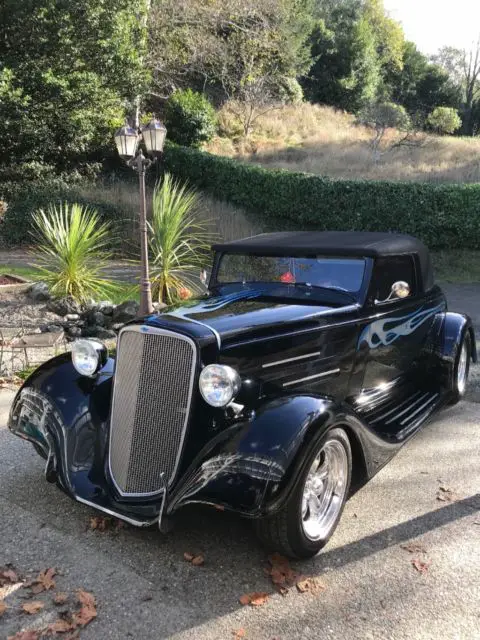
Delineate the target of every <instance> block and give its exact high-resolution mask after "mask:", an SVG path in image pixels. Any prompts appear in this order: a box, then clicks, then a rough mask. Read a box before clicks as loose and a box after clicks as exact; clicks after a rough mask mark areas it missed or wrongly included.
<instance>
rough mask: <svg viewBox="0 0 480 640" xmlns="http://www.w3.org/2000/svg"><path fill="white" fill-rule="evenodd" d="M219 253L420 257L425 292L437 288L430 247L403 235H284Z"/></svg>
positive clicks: (238, 243) (223, 247)
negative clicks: (433, 274) (433, 287)
mask: <svg viewBox="0 0 480 640" xmlns="http://www.w3.org/2000/svg"><path fill="white" fill-rule="evenodd" d="M212 248H213V249H214V251H217V252H219V253H224V252H225V253H247V254H252V255H262V256H306V255H314V254H317V255H318V254H321V255H324V256H329V255H330V256H351V257H366V258H379V257H383V256H398V255H405V254H413V255H416V256H418V260H419V263H420V267H421V270H422V280H423V287H424V289H430V288H431V287H432V285H433V276H432V267H431V263H430V256H429V252H428V249H427V247H426V246H425V245H424V244H423V243H422V242H420V240H417V238H414V237H413V236H408V235H404V234H399V233H380V232H373V231H280V232H276V233H261V234H259V235H257V236H252V237H250V238H244V239H243V240H234V241H233V242H225V243H222V244H215V245H213V247H212Z"/></svg>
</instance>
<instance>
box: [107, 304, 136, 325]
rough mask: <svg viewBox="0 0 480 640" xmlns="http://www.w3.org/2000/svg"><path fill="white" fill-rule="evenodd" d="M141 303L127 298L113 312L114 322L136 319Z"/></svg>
mask: <svg viewBox="0 0 480 640" xmlns="http://www.w3.org/2000/svg"><path fill="white" fill-rule="evenodd" d="M139 307H140V305H139V304H138V302H135V300H126V301H125V302H122V303H121V304H119V305H118V307H116V308H115V311H114V312H113V322H114V324H115V323H118V322H129V321H130V320H134V319H135V318H136V317H137V315H138V309H139Z"/></svg>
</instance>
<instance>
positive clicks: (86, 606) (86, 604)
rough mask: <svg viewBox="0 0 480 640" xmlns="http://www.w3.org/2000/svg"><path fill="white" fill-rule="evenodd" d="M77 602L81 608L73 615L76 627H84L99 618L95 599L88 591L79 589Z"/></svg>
mask: <svg viewBox="0 0 480 640" xmlns="http://www.w3.org/2000/svg"><path fill="white" fill-rule="evenodd" d="M77 600H78V602H79V603H80V605H81V607H80V610H79V611H78V612H77V613H74V614H73V616H72V620H73V622H74V624H75V625H76V626H81V627H84V626H85V625H87V624H88V623H89V622H91V621H92V620H93V619H94V618H96V617H97V607H96V604H95V597H94V596H93V594H91V593H88V591H84V590H83V589H79V590H78V591H77Z"/></svg>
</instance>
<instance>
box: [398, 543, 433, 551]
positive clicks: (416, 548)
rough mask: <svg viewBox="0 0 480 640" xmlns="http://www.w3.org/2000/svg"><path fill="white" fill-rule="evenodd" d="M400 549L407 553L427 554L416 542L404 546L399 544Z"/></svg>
mask: <svg viewBox="0 0 480 640" xmlns="http://www.w3.org/2000/svg"><path fill="white" fill-rule="evenodd" d="M400 548H401V549H404V550H405V551H408V552H409V553H427V550H426V549H425V547H424V546H423V545H422V544H419V543H418V542H407V543H406V544H401V545H400Z"/></svg>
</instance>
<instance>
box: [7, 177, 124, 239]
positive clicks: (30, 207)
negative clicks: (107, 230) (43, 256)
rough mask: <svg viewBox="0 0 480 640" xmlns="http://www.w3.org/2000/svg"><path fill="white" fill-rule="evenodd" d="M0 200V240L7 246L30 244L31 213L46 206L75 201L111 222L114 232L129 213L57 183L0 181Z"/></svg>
mask: <svg viewBox="0 0 480 640" xmlns="http://www.w3.org/2000/svg"><path fill="white" fill-rule="evenodd" d="M2 198H3V199H5V201H6V202H7V205H8V208H7V211H6V213H5V215H4V217H3V220H2V221H1V224H0V238H1V240H2V241H3V243H4V244H6V245H7V246H20V245H25V244H26V245H28V244H32V242H33V236H32V235H31V230H32V214H33V213H34V212H35V211H38V210H39V209H46V208H47V207H48V206H49V205H50V204H56V203H58V204H60V203H62V202H78V203H80V204H83V205H86V206H89V207H92V208H93V209H96V210H97V211H98V213H99V214H100V216H101V218H102V219H103V220H105V221H108V222H111V223H112V226H113V228H114V229H115V228H116V227H117V226H118V225H119V223H121V222H122V221H123V220H126V219H128V218H129V213H128V212H127V211H119V208H118V206H117V205H114V204H110V203H108V202H96V201H93V200H91V199H89V198H85V197H84V196H83V195H82V194H81V193H80V192H79V191H78V190H77V189H76V188H75V186H70V185H68V184H66V183H64V182H63V181H61V180H46V181H38V182H34V181H32V182H25V183H13V182H10V183H7V182H3V183H2V182H0V200H1V199H2Z"/></svg>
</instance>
